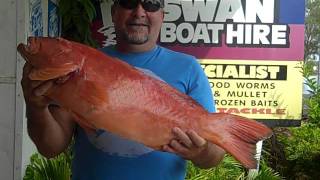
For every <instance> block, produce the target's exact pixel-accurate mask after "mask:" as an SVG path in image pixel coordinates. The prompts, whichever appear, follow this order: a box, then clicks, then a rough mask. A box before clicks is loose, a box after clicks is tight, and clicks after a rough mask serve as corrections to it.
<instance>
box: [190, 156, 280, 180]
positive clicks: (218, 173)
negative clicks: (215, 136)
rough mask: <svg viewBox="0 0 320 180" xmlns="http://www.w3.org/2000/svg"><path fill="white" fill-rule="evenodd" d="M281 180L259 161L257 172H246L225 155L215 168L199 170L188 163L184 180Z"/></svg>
mask: <svg viewBox="0 0 320 180" xmlns="http://www.w3.org/2000/svg"><path fill="white" fill-rule="evenodd" d="M220 179H234V180H281V179H282V178H281V176H280V175H279V173H277V172H275V171H274V170H273V169H272V168H270V167H268V165H267V163H265V162H264V161H261V164H260V169H259V171H257V172H255V171H252V172H251V171H250V172H247V170H246V169H245V168H243V167H242V166H241V164H239V162H238V161H236V160H234V159H233V158H232V157H231V156H229V155H226V156H225V157H224V160H223V161H222V162H221V163H220V165H218V166H217V167H215V168H211V169H200V168H197V167H195V166H194V165H193V164H192V163H191V162H188V169H187V175H186V180H220Z"/></svg>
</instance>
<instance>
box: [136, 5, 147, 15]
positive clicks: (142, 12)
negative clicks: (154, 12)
mask: <svg viewBox="0 0 320 180" xmlns="http://www.w3.org/2000/svg"><path fill="white" fill-rule="evenodd" d="M133 12H134V13H135V15H136V16H138V17H144V16H146V10H144V9H143V7H142V5H141V3H139V4H138V6H137V7H136V8H135V9H134V10H133Z"/></svg>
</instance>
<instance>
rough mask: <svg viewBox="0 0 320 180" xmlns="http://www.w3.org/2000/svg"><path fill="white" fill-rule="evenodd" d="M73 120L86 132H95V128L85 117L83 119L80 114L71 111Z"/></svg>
mask: <svg viewBox="0 0 320 180" xmlns="http://www.w3.org/2000/svg"><path fill="white" fill-rule="evenodd" d="M73 115H74V119H75V121H76V122H77V123H78V124H79V126H80V127H81V128H82V129H83V130H84V131H85V132H86V133H87V134H92V133H94V132H95V130H96V129H97V128H95V127H94V126H93V125H92V124H90V123H89V122H88V121H87V120H86V119H84V118H83V117H82V116H81V115H79V114H77V113H73Z"/></svg>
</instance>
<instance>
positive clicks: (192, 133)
mask: <svg viewBox="0 0 320 180" xmlns="http://www.w3.org/2000/svg"><path fill="white" fill-rule="evenodd" d="M187 134H188V136H189V138H190V139H191V141H192V143H193V144H194V145H196V146H197V147H202V146H204V145H205V144H206V143H207V141H206V140H205V139H203V138H202V137H201V136H199V135H198V134H197V133H196V132H195V131H194V130H189V131H187Z"/></svg>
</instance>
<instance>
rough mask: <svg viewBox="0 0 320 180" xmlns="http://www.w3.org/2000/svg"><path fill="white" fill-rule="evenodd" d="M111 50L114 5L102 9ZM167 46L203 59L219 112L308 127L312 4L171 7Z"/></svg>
mask: <svg viewBox="0 0 320 180" xmlns="http://www.w3.org/2000/svg"><path fill="white" fill-rule="evenodd" d="M100 8H101V16H100V18H101V22H102V24H103V27H101V28H96V32H97V33H98V34H99V35H100V37H101V35H103V36H104V37H105V38H104V39H102V40H101V38H100V40H101V41H100V43H101V44H103V45H104V46H106V45H110V44H115V40H114V38H115V34H114V28H113V25H112V22H111V16H110V12H111V2H109V1H103V2H102V3H101V4H100ZM164 11H165V17H164V23H163V26H162V28H161V31H160V36H159V42H160V44H161V45H162V46H166V47H167V48H170V49H172V50H176V51H179V52H184V53H187V54H191V55H193V56H195V57H196V58H197V59H199V62H200V63H201V65H202V67H203V69H204V71H205V73H206V75H207V76H208V79H209V82H210V84H211V87H212V93H213V95H214V101H215V103H216V108H217V112H227V113H232V114H238V115H242V116H246V117H249V118H253V119H260V120H266V119H267V120H282V121H283V120H300V119H301V115H302V85H303V78H302V73H301V67H302V62H303V58H304V14H305V1H304V0H295V1H292V0H291V1H290V0H165V8H164Z"/></svg>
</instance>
